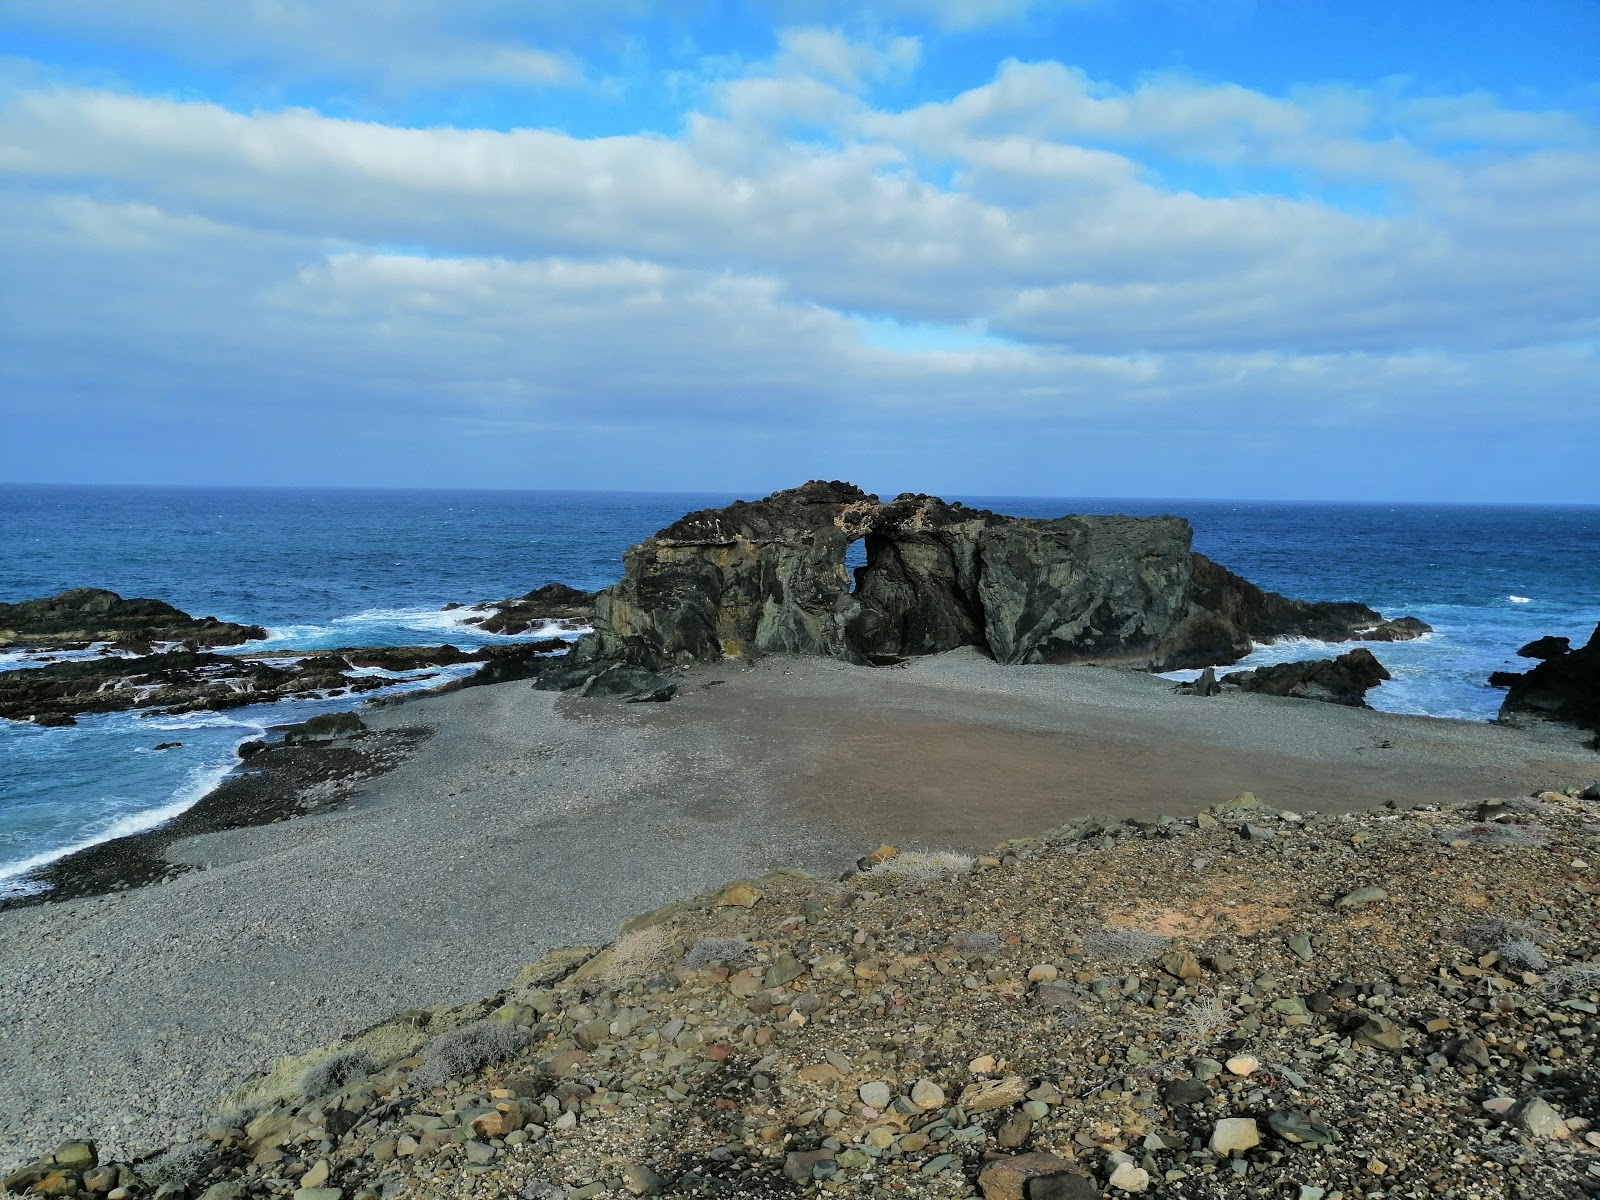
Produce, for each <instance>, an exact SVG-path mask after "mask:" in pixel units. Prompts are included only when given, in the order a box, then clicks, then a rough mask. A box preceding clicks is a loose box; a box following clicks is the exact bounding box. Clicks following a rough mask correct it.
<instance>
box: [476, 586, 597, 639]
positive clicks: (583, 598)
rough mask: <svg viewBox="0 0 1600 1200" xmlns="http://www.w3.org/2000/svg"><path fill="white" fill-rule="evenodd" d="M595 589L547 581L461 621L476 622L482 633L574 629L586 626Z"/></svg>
mask: <svg viewBox="0 0 1600 1200" xmlns="http://www.w3.org/2000/svg"><path fill="white" fill-rule="evenodd" d="M597 595H599V593H598V592H580V591H579V590H578V589H577V588H574V587H568V586H567V585H566V584H564V583H547V584H545V585H544V586H543V587H541V588H535V589H534V590H533V591H531V592H529V593H528V594H527V595H525V596H514V597H512V598H511V599H510V600H500V601H497V602H496V603H494V604H490V605H488V607H489V608H490V609H492V610H493V611H492V612H490V613H489V614H488V615H487V616H483V617H467V618H466V619H465V620H464V621H463V624H466V625H476V626H477V627H478V628H479V629H481V630H483V631H484V632H485V633H501V634H512V635H514V634H523V633H532V632H534V631H536V630H539V631H543V630H548V629H550V628H551V627H552V626H553V627H554V628H556V629H560V630H567V631H577V630H582V629H585V628H587V627H588V624H589V622H590V620H591V619H592V618H593V617H594V601H595V597H596V596H597Z"/></svg>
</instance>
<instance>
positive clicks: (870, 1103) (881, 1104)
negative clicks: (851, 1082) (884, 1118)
mask: <svg viewBox="0 0 1600 1200" xmlns="http://www.w3.org/2000/svg"><path fill="white" fill-rule="evenodd" d="M856 1094H857V1095H859V1096H860V1097H861V1103H863V1104H865V1105H866V1106H867V1107H868V1108H875V1109H877V1110H878V1111H879V1112H882V1111H883V1110H884V1109H886V1108H888V1107H889V1101H890V1100H891V1099H892V1098H893V1097H894V1093H893V1092H892V1091H891V1090H890V1089H889V1085H888V1084H887V1083H883V1082H882V1081H880V1080H874V1081H873V1082H872V1083H863V1084H862V1085H861V1087H860V1089H859V1091H858V1092H857V1093H856Z"/></svg>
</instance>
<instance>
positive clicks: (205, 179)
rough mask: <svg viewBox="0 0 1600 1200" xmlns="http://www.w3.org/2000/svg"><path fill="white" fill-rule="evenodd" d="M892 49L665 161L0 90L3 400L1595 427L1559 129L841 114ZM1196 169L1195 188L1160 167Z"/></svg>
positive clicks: (1112, 98) (839, 68)
mask: <svg viewBox="0 0 1600 1200" xmlns="http://www.w3.org/2000/svg"><path fill="white" fill-rule="evenodd" d="M914 49H915V47H914V46H909V47H908V46H904V45H901V44H899V43H896V42H893V41H887V42H886V41H882V40H877V41H869V42H865V43H861V42H851V41H848V40H845V39H843V38H840V37H839V36H838V35H836V34H833V33H826V32H818V31H815V30H807V31H801V32H796V33H791V34H789V35H787V36H786V37H785V39H784V40H783V44H782V46H781V47H780V49H779V51H778V53H777V56H776V58H775V59H774V61H772V62H770V63H766V64H761V65H759V66H757V67H755V68H753V69H751V70H749V71H747V72H746V73H745V74H743V75H742V76H740V77H739V78H737V79H734V80H731V81H729V82H727V83H726V84H725V85H722V86H721V87H718V88H715V89H713V90H712V91H711V93H710V94H709V95H710V101H709V103H708V105H707V107H706V109H705V111H702V112H699V113H696V114H694V115H693V116H692V117H691V119H690V120H689V121H688V122H687V123H686V126H685V129H684V132H683V133H682V134H681V135H680V136H677V137H665V136H657V135H636V136H626V137H609V138H579V137H573V136H569V135H566V134H562V133H558V132H552V131H547V130H513V131H508V132H501V131H493V130H482V129H451V128H429V129H415V128H399V127H394V126H388V125H383V124H377V123H370V122H359V121H351V120H340V119H333V118H329V117H326V116H323V115H320V114H318V113H315V112H310V111H305V110H289V111H275V112H273V111H267V112H258V113H241V112H233V111H229V110H227V109H225V108H223V107H220V106H218V105H214V104H207V103H201V102H185V101H175V100H165V99H153V98H149V97H140V96H130V95H125V94H116V93H110V92H104V91H93V90H84V89H40V88H37V87H34V88H24V89H23V90H21V91H19V92H17V93H16V94H14V95H13V96H12V97H11V98H10V99H9V100H8V101H6V102H4V103H3V104H0V253H3V254H4V255H5V257H6V261H7V263H8V271H9V273H10V274H11V277H12V278H14V279H25V280H27V281H29V282H28V285H27V287H26V289H20V288H10V289H6V291H7V293H8V294H6V295H4V296H0V306H3V308H4V311H3V312H0V329H3V330H4V332H3V333H0V378H3V386H4V389H5V391H6V393H7V394H8V395H9V396H11V397H12V398H13V400H14V402H15V403H16V404H17V405H19V406H30V405H32V406H40V405H46V406H47V405H50V404H57V405H59V404H68V405H77V406H79V407H80V408H81V411H82V413H83V414H84V419H85V420H104V419H107V414H108V413H110V412H112V411H117V412H129V411H138V412H149V413H152V414H154V413H160V412H166V413H168V414H169V415H170V414H172V413H177V412H183V413H186V414H187V416H186V418H185V419H187V420H190V421H193V422H197V423H204V422H208V421H220V420H222V419H223V417H222V416H220V415H219V414H218V413H217V412H216V411H215V402H214V400H213V398H214V397H216V396H218V395H224V394H231V395H233V396H235V397H237V398H238V402H239V403H241V404H244V405H247V406H255V407H256V408H258V409H260V410H261V411H263V412H272V413H274V414H277V415H278V417H280V418H281V417H282V416H283V415H284V414H294V417H295V419H296V420H300V421H304V422H309V423H313V424H314V423H316V422H319V421H326V420H332V419H333V416H334V414H336V413H338V412H344V411H348V412H349V413H352V414H354V413H357V412H361V411H365V412H374V411H384V412H392V413H398V414H405V415H408V416H410V417H414V418H415V419H416V420H417V421H418V422H421V423H423V424H424V426H426V427H433V426H435V425H436V426H438V427H440V428H444V427H448V428H450V429H453V430H456V431H458V432H459V433H460V434H461V436H463V437H466V436H471V437H494V436H498V435H499V434H504V435H505V436H507V437H511V436H512V435H513V433H515V431H517V430H520V431H522V432H521V433H517V434H516V436H523V435H527V436H532V433H531V432H530V431H532V430H536V429H538V430H545V431H546V432H548V431H549V430H552V429H558V428H562V429H566V430H568V432H569V434H570V435H571V436H574V437H577V436H579V435H580V433H581V431H582V430H588V431H590V433H592V434H593V436H595V437H597V438H600V437H606V438H610V437H621V436H624V435H623V434H621V433H618V432H617V431H619V430H621V431H627V430H633V431H634V433H632V434H628V435H627V436H632V437H636V438H645V437H647V436H653V437H656V438H658V439H670V438H672V437H679V436H687V435H683V434H682V432H681V431H682V430H685V429H689V428H695V429H721V430H724V431H740V430H742V431H744V433H745V434H748V435H749V436H751V437H756V436H757V435H758V434H759V435H761V436H774V435H773V431H774V430H777V429H797V430H818V431H823V430H826V431H831V432H829V433H828V435H827V436H828V437H830V438H834V439H838V438H843V437H860V438H861V439H862V440H863V441H864V442H870V443H872V444H883V443H884V439H886V438H887V439H890V440H891V441H892V439H893V437H894V436H895V433H894V431H895V430H897V429H904V428H906V427H909V426H914V425H918V424H919V423H920V424H921V425H922V426H931V427H937V428H938V429H940V430H944V431H945V433H943V434H938V435H935V434H934V433H932V432H927V433H926V436H927V437H935V436H945V435H946V434H948V436H950V437H952V438H955V437H956V434H955V433H953V432H950V431H952V430H955V429H962V430H966V431H968V432H967V434H966V435H965V436H969V437H972V436H977V435H976V434H975V433H973V432H972V431H973V430H976V429H979V428H982V427H983V426H984V423H985V422H992V421H996V420H1010V421H1016V422H1019V423H1020V424H1019V426H1018V427H1019V428H1021V427H1026V428H1029V429H1032V430H1034V431H1035V434H1036V435H1037V437H1036V438H1035V439H1034V440H1035V441H1037V440H1038V439H1040V438H1043V439H1046V440H1047V439H1048V437H1050V436H1055V435H1056V433H1059V431H1061V430H1064V429H1072V430H1077V431H1079V432H1087V431H1093V430H1099V431H1100V433H1101V434H1102V435H1104V436H1112V433H1111V432H1110V431H1113V430H1116V429H1127V428H1130V427H1133V426H1140V427H1146V428H1159V429H1160V430H1161V431H1162V432H1163V435H1164V436H1169V437H1176V436H1180V435H1183V434H1184V432H1185V431H1191V430H1194V429H1197V428H1206V429H1210V430H1212V431H1217V430H1228V429H1233V428H1241V429H1242V428H1249V429H1251V430H1255V431H1258V432H1259V431H1266V432H1262V436H1267V435H1268V434H1269V433H1270V432H1271V431H1274V430H1279V431H1282V430H1291V429H1301V430H1304V429H1308V428H1315V429H1318V430H1331V431H1342V432H1341V433H1340V434H1339V436H1344V435H1345V434H1350V436H1355V433H1357V432H1360V431H1365V432H1366V433H1368V434H1373V435H1379V434H1382V435H1385V436H1387V435H1388V434H1389V433H1392V431H1394V430H1396V429H1400V428H1405V429H1410V430H1413V431H1420V430H1426V429H1428V428H1429V427H1430V425H1433V424H1436V423H1438V422H1440V421H1441V420H1444V419H1447V418H1453V419H1460V418H1461V417H1463V416H1468V415H1470V416H1471V417H1472V418H1473V419H1475V420H1481V421H1483V422H1489V423H1492V422H1493V421H1505V420H1508V419H1510V417H1508V416H1507V415H1506V397H1508V396H1509V397H1514V398H1515V406H1516V408H1515V412H1514V413H1513V414H1512V415H1513V416H1515V418H1516V420H1518V421H1531V420H1536V419H1537V420H1545V421H1554V422H1558V423H1559V422H1566V423H1567V426H1568V427H1570V426H1571V425H1572V422H1574V421H1576V422H1578V423H1580V424H1581V423H1582V422H1585V421H1587V422H1588V424H1587V425H1586V426H1584V428H1588V429H1590V430H1591V431H1592V430H1593V426H1594V423H1595V420H1596V419H1597V414H1595V413H1593V412H1590V411H1587V410H1585V409H1583V406H1582V405H1581V403H1580V401H1579V400H1578V399H1577V398H1579V397H1584V396H1593V395H1595V394H1600V365H1597V358H1596V353H1595V349H1594V346H1595V341H1596V339H1597V338H1600V320H1597V316H1596V314H1597V313H1600V287H1597V284H1596V280H1600V238H1597V237H1596V236H1595V234H1596V226H1597V218H1596V215H1595V214H1596V213H1597V212H1600V153H1597V152H1596V149H1595V139H1594V137H1593V135H1592V131H1591V130H1588V129H1587V128H1586V127H1584V126H1583V123H1582V121H1581V120H1580V119H1579V118H1577V117H1574V116H1570V115H1566V116H1564V117H1563V119H1562V120H1560V121H1557V120H1554V119H1553V118H1552V119H1550V120H1546V119H1545V118H1546V117H1548V116H1549V115H1548V114H1546V115H1544V116H1539V115H1538V114H1535V115H1534V116H1535V117H1537V118H1538V119H1530V120H1528V121H1523V120H1522V119H1521V118H1522V117H1523V116H1525V115H1526V114H1517V113H1515V112H1513V111H1510V110H1505V109H1502V108H1498V107H1496V106H1494V105H1493V104H1492V103H1490V102H1488V101H1486V100H1484V99H1483V98H1481V97H1472V98H1466V99H1464V100H1462V102H1461V103H1460V104H1458V105H1449V104H1442V103H1434V102H1429V103H1426V104H1423V103H1421V102H1418V101H1413V100H1409V99H1407V98H1406V97H1404V96H1403V95H1398V94H1393V93H1384V94H1377V93H1372V94H1367V93H1356V92H1350V91H1348V90H1340V91H1328V90H1322V91H1318V92H1307V93H1305V94H1297V95H1295V96H1291V97H1273V96H1266V95H1262V94H1260V93H1256V92H1251V91H1248V90H1246V89H1243V88H1237V87H1214V86H1202V85H1196V84H1188V83H1183V82H1182V81H1178V80H1171V79H1168V80H1160V81H1150V82H1147V83H1146V84H1144V85H1142V86H1140V87H1138V88H1134V89H1131V90H1125V91H1123V90H1116V89H1110V88H1106V87H1103V86H1101V85H1098V84H1096V83H1094V82H1093V81H1091V80H1089V79H1087V78H1086V77H1084V76H1083V75H1082V74H1081V73H1079V72H1075V71H1072V70H1069V69H1067V68H1065V67H1062V66H1060V65H1058V64H1048V63H1046V64H1022V63H1008V64H1005V65H1004V66H1003V67H1002V68H1001V69H1000V70H999V71H998V72H997V74H996V77H995V78H994V80H993V81H991V82H990V83H988V84H986V85H984V86H982V87H979V88H975V89H973V90H971V91H969V92H966V93H963V94H961V95H958V96H954V97H951V98H950V99H948V100H947V101H945V102H943V103H939V104H925V105H920V106H917V107H915V108H912V109H910V110H908V111H903V112H896V111H886V110H883V109H880V108H876V107H874V105H873V103H872V101H871V100H870V98H869V97H870V92H864V91H863V90H862V84H863V81H866V80H870V79H872V78H874V77H882V75H883V73H884V72H886V71H887V72H893V71H895V70H903V69H906V67H907V65H908V64H909V63H910V62H911V61H912V60H913V51H914ZM1557 115H1558V116H1559V115H1561V114H1557ZM1407 122H1411V124H1407ZM1452 122H1453V124H1452ZM797 123H800V124H805V125H807V126H808V128H807V129H805V130H803V131H802V136H800V137H798V138H794V137H791V136H789V133H788V131H790V130H791V129H792V128H793V127H794V126H795V125H796V124H797ZM1447 126H1448V127H1449V128H1450V129H1452V130H1454V131H1455V132H1452V133H1451V134H1449V135H1448V136H1445V135H1444V134H1442V133H1440V132H1439V131H1440V130H1442V129H1444V128H1446V127H1447ZM1464 129H1468V130H1470V129H1478V130H1479V131H1480V133H1479V134H1474V135H1471V136H1472V139H1473V143H1474V144H1473V145H1471V146H1470V147H1467V148H1465V149H1463V148H1461V147H1460V146H1459V145H1458V144H1457V143H1459V141H1460V140H1461V139H1462V138H1464V137H1467V136H1468V134H1466V133H1463V132H1461V131H1462V130H1464ZM1541 129H1545V130H1546V133H1547V135H1548V136H1543V137H1541V136H1539V130H1541ZM1443 142H1448V143H1450V144H1449V145H1448V146H1445V148H1444V149H1440V148H1438V147H1439V145H1440V144H1441V143H1443ZM1197 166H1198V167H1203V168H1205V169H1206V170H1209V171H1212V172H1213V173H1214V178H1215V179H1216V180H1218V181H1220V183H1219V185H1218V186H1217V187H1216V188H1214V189H1212V191H1217V192H1220V193H1221V194H1212V193H1211V192H1207V194H1200V192H1199V191H1196V190H1189V189H1186V188H1185V187H1183V186H1179V185H1178V183H1176V182H1174V180H1175V179H1176V178H1178V177H1179V176H1180V175H1181V172H1182V171H1184V170H1187V169H1191V168H1196V167H1197ZM1288 170H1292V171H1293V172H1295V173H1296V174H1295V176H1294V178H1295V179H1297V180H1300V182H1297V183H1294V184H1293V185H1292V186H1283V185H1282V184H1281V182H1275V181H1276V179H1277V176H1276V175H1275V174H1274V173H1275V172H1282V171H1288ZM1263 180H1267V181H1269V182H1274V186H1272V187H1268V186H1264V185H1263V184H1262V181H1263ZM1334 185H1337V186H1338V187H1359V188H1364V189H1371V190H1372V191H1374V192H1376V193H1377V194H1378V196H1379V201H1378V202H1377V203H1374V204H1370V205H1351V204H1343V203H1340V202H1337V200H1338V193H1337V192H1335V193H1332V195H1333V197H1334V198H1333V199H1332V200H1330V199H1327V198H1324V194H1323V192H1322V191H1321V189H1322V188H1323V187H1325V186H1334ZM396 248H407V249H403V250H400V249H396ZM941 328H948V329H950V330H951V331H952V332H951V333H950V335H949V336H948V338H946V339H945V340H944V341H943V342H942V343H941V341H940V337H939V330H940V329H941ZM1496 414H1498V415H1496ZM672 430H678V431H679V433H677V434H674V433H672ZM496 431H498V434H497V433H496ZM575 431H577V432H575ZM641 431H643V432H641ZM652 431H653V432H652ZM1052 431H1055V433H1053V432H1052ZM585 436H587V435H585ZM729 436H732V434H731V433H730V434H729ZM797 436H799V435H797ZM807 436H809V435H807ZM818 436H819V437H820V436H822V435H821V434H820V433H819V434H818ZM1062 436H1065V435H1062ZM1118 436H1120V435H1118ZM1329 436H1333V434H1331V433H1330V434H1329ZM957 440H958V441H959V439H957Z"/></svg>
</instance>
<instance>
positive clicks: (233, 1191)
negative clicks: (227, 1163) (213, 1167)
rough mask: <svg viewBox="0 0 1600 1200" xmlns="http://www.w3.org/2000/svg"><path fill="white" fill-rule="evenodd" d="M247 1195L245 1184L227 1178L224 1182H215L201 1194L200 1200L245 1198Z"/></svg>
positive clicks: (235, 1199) (237, 1199)
mask: <svg viewBox="0 0 1600 1200" xmlns="http://www.w3.org/2000/svg"><path fill="white" fill-rule="evenodd" d="M245 1195H246V1192H245V1190H244V1184H242V1183H235V1182H234V1181H233V1180H231V1179H230V1180H225V1181H223V1182H222V1183H213V1184H212V1185H211V1186H210V1187H208V1188H207V1189H206V1190H205V1191H204V1192H202V1193H201V1195H200V1200H243V1197H244V1196H245Z"/></svg>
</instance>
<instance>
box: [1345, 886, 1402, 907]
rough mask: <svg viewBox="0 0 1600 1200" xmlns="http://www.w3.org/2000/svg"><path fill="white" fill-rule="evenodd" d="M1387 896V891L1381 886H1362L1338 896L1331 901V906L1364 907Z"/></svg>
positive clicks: (1385, 898)
mask: <svg viewBox="0 0 1600 1200" xmlns="http://www.w3.org/2000/svg"><path fill="white" fill-rule="evenodd" d="M1388 898H1389V893H1388V892H1386V891H1385V890H1384V889H1383V888H1381V887H1362V888H1357V889H1356V890H1355V891H1353V892H1348V893H1346V894H1345V895H1343V896H1340V897H1339V898H1338V899H1337V900H1335V901H1334V902H1333V906H1334V907H1335V908H1344V909H1350V908H1365V907H1366V906H1367V905H1369V904H1376V903H1378V902H1379V901H1380V900H1387V899H1388Z"/></svg>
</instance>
